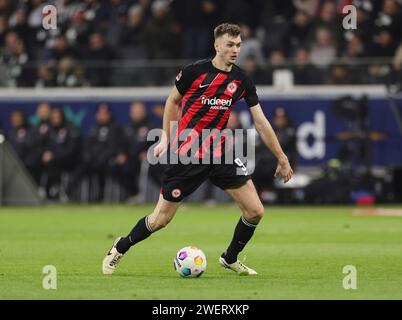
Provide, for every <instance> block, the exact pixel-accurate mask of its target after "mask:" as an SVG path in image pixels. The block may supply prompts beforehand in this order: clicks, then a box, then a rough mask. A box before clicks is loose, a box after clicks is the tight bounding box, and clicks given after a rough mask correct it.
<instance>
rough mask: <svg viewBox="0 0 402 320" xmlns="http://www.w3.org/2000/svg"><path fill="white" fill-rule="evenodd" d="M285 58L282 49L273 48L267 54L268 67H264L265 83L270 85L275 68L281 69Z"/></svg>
mask: <svg viewBox="0 0 402 320" xmlns="http://www.w3.org/2000/svg"><path fill="white" fill-rule="evenodd" d="M285 62H286V59H285V55H284V53H283V51H281V50H278V49H275V50H272V51H271V52H270V54H269V61H268V67H267V69H266V75H267V76H266V83H267V84H270V85H272V83H273V73H274V71H275V70H278V69H283V68H284V65H285Z"/></svg>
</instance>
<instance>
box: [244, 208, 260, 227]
mask: <svg viewBox="0 0 402 320" xmlns="http://www.w3.org/2000/svg"><path fill="white" fill-rule="evenodd" d="M263 216H264V206H263V205H262V204H261V205H256V206H254V207H252V208H250V209H248V210H247V211H246V212H245V218H246V220H247V221H248V222H250V223H258V222H259V221H260V220H261V219H262V217H263Z"/></svg>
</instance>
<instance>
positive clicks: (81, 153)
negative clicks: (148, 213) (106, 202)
mask: <svg viewBox="0 0 402 320" xmlns="http://www.w3.org/2000/svg"><path fill="white" fill-rule="evenodd" d="M129 118H130V123H129V124H127V125H126V126H124V127H122V126H119V125H118V124H117V122H116V121H115V120H114V117H113V113H112V111H111V109H110V107H109V106H108V104H106V103H101V104H99V105H98V107H97V109H96V114H95V119H94V124H93V126H92V127H91V128H90V130H89V132H88V135H86V136H84V135H83V134H82V133H81V129H80V128H78V127H76V126H74V125H73V124H72V122H71V121H68V120H67V119H66V116H65V112H64V111H63V109H62V108H59V107H56V106H50V105H49V103H47V102H42V103H39V104H38V106H37V109H36V113H35V114H34V115H33V116H31V117H27V115H26V114H25V112H24V111H23V110H20V109H15V110H13V111H12V112H11V114H10V125H11V126H10V130H9V131H8V132H6V133H5V134H6V137H7V140H8V141H9V142H10V144H11V145H12V147H13V149H14V150H15V152H16V154H17V155H18V157H19V158H20V160H21V161H22V162H23V164H24V165H25V167H26V168H27V169H28V171H29V173H30V174H31V176H32V177H33V179H34V180H35V181H36V183H37V185H38V186H40V187H42V188H43V190H44V191H45V192H46V195H47V197H48V198H49V199H57V200H63V199H65V200H78V201H82V200H86V201H99V200H102V199H103V198H104V195H105V192H104V188H105V183H106V180H107V179H109V180H112V181H114V182H116V183H117V184H118V185H120V186H121V187H122V188H124V190H125V194H122V195H121V197H122V198H124V197H126V196H130V195H136V194H138V177H139V172H140V167H141V163H142V161H143V160H145V159H146V152H147V149H148V148H149V146H150V144H152V142H148V141H147V139H146V138H147V134H148V131H149V130H151V129H153V128H155V125H154V124H153V122H152V121H151V120H150V119H149V117H148V114H147V110H146V107H145V105H144V103H143V102H140V101H135V102H133V103H132V104H131V106H130V108H129ZM160 169H161V168H159V167H157V166H153V167H152V168H151V169H150V170H149V172H148V174H149V177H150V178H151V179H155V181H156V182H159V179H160V178H161V174H160ZM63 177H64V178H66V179H65V180H63ZM84 179H90V180H91V179H92V180H94V179H95V180H96V181H95V182H94V184H96V188H95V189H96V192H92V193H91V195H89V196H87V198H86V199H82V194H80V192H81V191H82V190H81V187H82V186H81V184H82V182H83V180H84ZM88 188H89V187H88ZM88 188H87V189H88ZM93 189H94V188H92V190H93ZM115 200H121V199H115Z"/></svg>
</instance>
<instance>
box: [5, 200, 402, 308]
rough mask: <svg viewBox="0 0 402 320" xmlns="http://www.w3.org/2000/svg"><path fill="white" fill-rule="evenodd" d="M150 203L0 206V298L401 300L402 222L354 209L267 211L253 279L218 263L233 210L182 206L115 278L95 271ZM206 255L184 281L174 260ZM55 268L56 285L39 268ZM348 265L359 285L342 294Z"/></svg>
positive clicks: (253, 251)
mask: <svg viewBox="0 0 402 320" xmlns="http://www.w3.org/2000/svg"><path fill="white" fill-rule="evenodd" d="M151 210H152V207H151V206H127V205H116V206H113V205H99V206H89V205H88V206H87V205H83V206H47V207H35V208H29V207H18V208H12V207H3V208H0V261H1V262H0V299H147V300H148V299H150V300H151V299H152V300H154V299H196V300H198V299H217V300H220V299H244V300H246V299H401V298H402V290H401V288H402V217H379V216H353V215H351V214H350V212H351V210H352V207H302V206H301V207H300V206H295V207H269V206H267V207H266V215H265V217H264V219H263V221H262V222H261V224H260V226H259V227H258V229H257V231H256V233H255V236H254V238H253V239H252V240H251V242H250V243H249V244H248V246H247V247H246V249H245V250H244V252H242V253H241V254H240V258H241V259H243V258H244V257H246V264H249V265H250V266H251V267H253V268H255V269H256V270H257V271H258V272H259V275H258V276H255V277H250V276H249V277H241V276H238V275H236V274H235V273H233V272H232V271H229V270H225V269H223V268H221V267H220V266H219V264H218V262H217V259H218V257H219V255H220V254H221V252H222V251H223V250H224V249H225V248H226V246H227V244H228V243H229V241H230V239H231V237H232V233H233V229H234V226H235V224H236V223H237V221H238V218H239V213H240V212H239V210H238V209H237V208H236V207H235V206H234V205H231V204H229V205H218V206H211V207H207V206H203V205H190V204H184V205H183V206H182V207H181V208H180V209H179V211H178V213H177V214H176V217H175V218H174V219H173V221H172V222H171V224H170V225H169V226H168V227H167V228H166V229H165V230H162V231H160V232H158V233H156V234H154V235H152V236H151V237H150V238H148V239H147V240H146V241H145V242H142V243H140V244H139V245H137V246H136V247H133V248H132V249H131V250H130V251H129V252H128V254H127V255H126V256H125V257H124V258H123V260H122V261H121V264H120V265H119V268H118V270H117V272H116V273H115V274H114V275H113V276H104V275H103V274H102V273H101V262H102V259H103V256H104V255H105V253H106V252H107V250H108V249H109V248H110V246H111V244H112V242H113V241H114V239H115V237H117V236H118V235H125V234H127V233H128V231H129V230H131V228H132V226H133V224H134V223H135V222H136V221H137V220H138V219H139V218H141V217H142V216H144V215H145V214H148V213H149V212H150V211H151ZM187 245H196V246H198V247H200V248H201V249H202V250H203V251H204V252H205V254H206V256H207V260H208V267H207V271H206V273H205V274H204V275H203V276H202V277H200V278H195V279H186V278H181V277H180V276H179V275H178V274H177V273H175V272H174V269H173V257H174V255H175V254H176V252H177V251H178V250H179V249H180V248H181V247H184V246H187ZM45 265H54V266H55V267H56V269H57V289H56V290H45V289H43V287H42V281H43V277H44V276H45V275H44V274H42V268H43V267H44V266H45ZM345 265H353V266H355V267H356V269H357V289H356V290H345V289H344V288H343V286H342V282H343V278H344V277H345V276H346V275H345V274H343V273H342V270H343V267H344V266H345Z"/></svg>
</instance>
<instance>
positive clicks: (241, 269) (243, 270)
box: [219, 257, 258, 276]
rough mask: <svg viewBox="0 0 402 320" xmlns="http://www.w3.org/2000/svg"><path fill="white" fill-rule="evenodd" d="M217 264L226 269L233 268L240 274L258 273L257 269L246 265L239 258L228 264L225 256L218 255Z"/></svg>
mask: <svg viewBox="0 0 402 320" xmlns="http://www.w3.org/2000/svg"><path fill="white" fill-rule="evenodd" d="M219 264H220V265H221V266H222V267H224V268H226V269H230V270H233V271H234V272H236V273H238V274H239V275H241V276H247V275H255V274H258V273H257V271H255V270H253V269H251V268H249V267H247V266H246V265H245V264H244V263H243V262H241V261H240V260H237V261H236V262H233V263H230V264H229V263H227V262H226V260H225V258H223V257H219Z"/></svg>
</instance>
